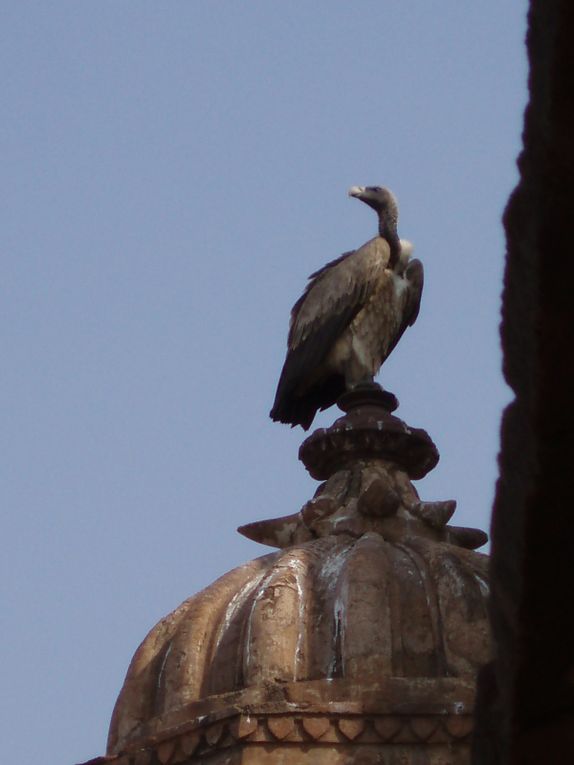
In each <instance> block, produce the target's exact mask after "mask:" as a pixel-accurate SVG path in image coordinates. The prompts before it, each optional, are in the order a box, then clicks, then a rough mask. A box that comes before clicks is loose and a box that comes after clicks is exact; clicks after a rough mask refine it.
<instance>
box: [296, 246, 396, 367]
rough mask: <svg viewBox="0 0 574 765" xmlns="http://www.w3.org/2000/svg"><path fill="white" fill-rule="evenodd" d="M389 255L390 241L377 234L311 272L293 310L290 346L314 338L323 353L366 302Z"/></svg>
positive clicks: (300, 344)
mask: <svg viewBox="0 0 574 765" xmlns="http://www.w3.org/2000/svg"><path fill="white" fill-rule="evenodd" d="M389 256H390V251H389V246H388V244H387V242H386V241H385V240H384V239H381V238H380V237H376V238H375V239H371V240H370V241H369V242H367V243H366V244H364V245H363V246H362V247H360V248H359V249H358V250H353V251H351V252H346V253H345V254H344V255H341V257H339V258H337V259H336V260H333V261H331V262H330V263H327V265H325V266H323V268H321V269H319V270H318V271H315V273H313V274H311V276H310V277H309V279H310V281H309V284H308V285H307V288H306V289H305V292H304V293H303V295H302V296H301V297H300V298H299V300H298V301H297V302H296V303H295V305H294V306H293V309H292V310H291V322H290V326H289V337H288V342H287V345H288V348H289V350H295V349H296V348H298V347H300V346H302V345H303V344H306V343H308V342H312V344H313V345H316V346H317V347H318V348H322V349H324V353H322V356H323V357H324V356H325V355H326V353H327V352H328V351H329V349H330V347H331V346H332V344H333V343H334V342H335V340H336V339H337V338H338V337H339V335H340V334H341V332H342V331H343V329H344V328H345V327H347V326H348V325H349V324H350V323H351V322H352V320H353V319H354V317H355V316H356V315H357V313H358V312H359V311H360V310H361V308H362V307H363V306H364V305H365V303H366V301H367V300H368V298H369V297H370V295H371V293H372V291H373V289H374V288H375V286H376V284H377V282H378V280H379V279H380V278H381V276H382V274H383V272H384V270H385V268H386V266H387V264H388V261H389ZM315 361H316V362H317V361H319V359H315Z"/></svg>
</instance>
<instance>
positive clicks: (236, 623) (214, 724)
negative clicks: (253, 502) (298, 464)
mask: <svg viewBox="0 0 574 765" xmlns="http://www.w3.org/2000/svg"><path fill="white" fill-rule="evenodd" d="M365 395H367V398H368V396H369V395H371V394H369V393H368V392H367V393H365V392H361V394H360V396H359V395H355V394H353V395H352V396H349V397H348V400H347V401H346V404H345V406H346V407H347V409H348V411H347V413H346V415H345V417H343V418H340V419H339V420H338V421H337V423H335V426H334V431H333V429H330V430H331V431H332V432H331V434H330V435H329V438H330V437H331V435H333V433H334V435H335V436H336V439H339V442H338V447H337V448H342V449H343V451H344V459H343V460H342V461H341V464H340V465H339V467H337V469H333V470H331V468H334V466H336V462H337V460H336V458H335V456H334V454H331V456H330V457H329V459H328V461H327V462H328V464H329V465H330V468H329V470H327V471H326V473H325V477H326V481H325V482H324V483H323V484H322V485H321V486H320V487H319V488H318V490H317V493H316V494H315V497H314V498H313V499H312V500H310V501H309V502H307V503H306V504H305V505H304V506H303V508H302V509H301V511H300V512H299V513H295V514H293V515H291V516H285V517H283V518H279V519H276V520H265V521H259V522H256V523H253V524H249V525H248V526H246V527H243V528H242V531H243V533H245V534H246V535H247V536H250V537H251V538H253V539H257V540H258V541H262V542H265V543H268V544H273V545H275V546H277V547H279V550H278V551H277V552H275V553H273V554H271V555H266V556H264V557H262V558H258V559H257V560H254V561H251V562H249V563H247V564H245V565H243V566H239V567H238V568H237V569H235V570H233V571H230V572H229V573H227V574H225V575H224V576H222V577H221V578H220V579H218V580H217V581H216V582H214V583H213V584H212V585H210V586H209V587H207V588H206V589H205V590H203V591H202V592H200V593H198V594H197V595H195V596H194V597H193V598H190V599H189V600H187V601H186V602H185V603H183V604H182V606H180V607H179V608H178V609H176V611H174V612H173V614H171V615H170V616H168V617H167V618H166V619H163V620H162V621H161V622H160V623H159V624H158V625H157V626H156V627H155V628H154V629H152V631H151V632H150V634H149V635H148V636H147V638H146V639H145V640H144V642H143V643H142V645H141V646H140V647H139V649H138V651H137V652H136V655H135V656H134V659H133V661H132V663H131V665H130V668H129V669H128V674H127V677H126V681H125V683H124V687H123V689H122V692H121V693H120V696H119V698H118V701H117V704H116V707H115V710H114V714H113V718H112V723H111V726H110V734H109V741H108V754H109V756H110V757H111V758H112V762H114V758H116V757H120V756H121V757H127V758H128V759H129V765H134V763H136V765H138V763H139V760H141V765H144V763H145V764H146V765H185V763H190V765H191V764H192V763H203V762H205V763H208V762H209V763H253V765H261V763H273V765H280V764H281V763H285V765H290V763H295V762H296V763H313V765H317V763H319V765H320V764H321V763H330V765H331V764H332V763H341V764H342V763H349V764H350V763H353V765H354V764H355V763H361V762H362V763H371V762H372V763H379V764H380V763H381V762H384V763H385V765H408V764H409V763H413V765H414V763H416V764H417V765H421V763H427V764H428V765H439V764H440V765H455V763H460V764H461V765H462V763H465V765H466V763H468V756H469V737H470V732H471V729H472V717H471V715H472V710H473V703H474V677H475V674H476V671H477V669H478V668H479V667H480V666H482V665H483V664H484V663H485V662H486V661H487V660H488V658H489V656H490V648H489V645H490V644H489V630H488V623H487V612H486V594H487V590H486V583H485V582H486V568H487V559H486V557H485V556H483V555H480V553H476V552H472V551H470V550H469V549H466V548H469V547H473V546H475V545H474V543H475V542H476V541H477V540H478V541H480V540H483V537H482V536H481V532H477V531H476V530H472V529H459V528H457V527H452V526H448V525H447V521H448V520H449V519H450V516H451V515H452V512H453V511H454V504H455V503H454V502H453V501H452V500H448V501H444V502H429V503H424V502H421V500H420V498H419V496H418V493H417V491H416V489H415V488H414V486H413V484H412V483H411V477H412V476H413V475H414V474H417V471H418V472H421V471H422V466H425V465H426V467H428V466H429V465H430V464H431V463H432V462H433V460H434V461H436V459H438V453H437V452H436V448H435V447H434V444H432V441H430V438H429V437H428V436H427V435H426V434H424V435H421V434H422V433H423V431H420V432H415V431H413V430H412V429H410V428H408V427H407V426H406V425H405V424H404V423H401V421H400V420H398V419H397V418H394V417H391V415H390V414H389V413H388V412H387V411H385V410H381V409H380V407H378V408H377V406H375V404H374V403H373V402H372V401H368V400H367V401H365ZM383 399H384V401H385V402H387V399H388V397H385V396H384V395H383ZM389 418H390V419H389ZM380 422H382V423H383V424H382V426H381V427H379V423H380ZM381 433H382V434H383V435H382V436H381ZM417 433H418V434H417ZM321 438H322V436H321V437H320V438H319V441H318V443H320V442H321ZM381 438H382V440H381ZM367 447H368V448H367ZM371 447H372V448H371ZM319 448H320V449H322V448H323V447H319ZM332 448H334V447H333V443H331V444H330V445H329V444H327V445H326V447H325V450H324V451H325V452H328V451H329V449H332ZM313 449H315V446H313ZM313 449H312V451H313ZM401 455H402V457H401ZM326 464H327V463H323V467H325V465H326ZM425 469H426V468H425ZM327 473H328V474H327ZM471 543H472V544H471ZM114 765H116V763H115V762H114ZM117 765H124V763H117ZM125 765H128V763H125Z"/></svg>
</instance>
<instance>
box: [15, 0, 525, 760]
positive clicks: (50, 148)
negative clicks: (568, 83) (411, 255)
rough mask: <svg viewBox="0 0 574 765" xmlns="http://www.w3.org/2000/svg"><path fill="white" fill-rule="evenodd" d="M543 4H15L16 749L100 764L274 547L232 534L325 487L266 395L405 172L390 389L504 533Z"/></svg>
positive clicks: (460, 491)
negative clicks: (156, 635) (136, 690)
mask: <svg viewBox="0 0 574 765" xmlns="http://www.w3.org/2000/svg"><path fill="white" fill-rule="evenodd" d="M525 14H526V3H525V2H524V1H522V2H518V3H517V2H512V1H511V0H502V1H501V0H483V2H481V3H461V2H460V1H459V0H437V2H434V3H427V2H422V0H418V1H416V0H406V1H403V2H395V1H392V0H377V1H376V2H375V1H374V0H361V2H357V3H348V2H342V0H329V2H327V0H318V1H317V2H314V3H307V2H301V1H299V0H296V1H295V2H291V3H288V4H286V3H278V2H273V1H272V0H266V1H265V2H262V1H261V2H258V1H254V0H248V1H247V2H243V3H240V2H231V0H225V1H223V0H213V2H207V1H206V0H202V1H201V2H200V1H199V0H189V1H187V2H182V1H178V0H171V2H159V1H156V2H150V1H149V0H138V1H137V2H135V0H124V2H122V3H117V2H111V0H99V1H98V2H93V1H92V2H81V3H79V2H77V0H73V1H70V2H61V1H60V0H55V2H50V3H45V2H26V0H24V2H22V0H17V1H16V0H7V1H6V2H4V3H3V7H2V25H1V32H0V34H1V36H2V46H1V50H2V54H1V55H2V65H3V66H2V69H3V72H4V77H3V81H2V84H1V85H0V87H1V88H2V91H3V92H2V103H3V105H4V119H3V121H2V124H1V126H0V139H1V145H2V154H3V159H2V167H3V172H2V177H1V179H0V183H1V184H2V187H3V188H2V199H3V205H2V207H3V212H4V216H3V223H2V226H1V227H0V241H1V247H2V253H3V264H4V268H3V278H2V286H1V291H2V295H1V300H0V306H1V308H0V310H1V311H2V321H1V323H0V325H1V326H0V332H1V335H2V338H1V339H2V349H3V354H4V363H3V364H2V372H1V374H2V390H3V396H2V401H1V407H2V423H3V425H2V429H1V430H2V438H3V440H4V445H3V446H4V448H3V455H4V469H3V505H4V508H5V509H4V523H3V535H2V536H3V539H4V551H3V555H2V589H3V608H2V612H3V617H4V627H3V630H2V638H0V639H1V640H2V653H3V658H4V662H3V664H4V668H3V675H4V676H5V677H4V687H5V688H7V690H6V691H5V699H7V700H8V703H9V707H10V708H9V710H8V714H7V715H6V714H3V715H2V718H3V724H5V725H6V731H5V732H3V741H4V746H5V750H6V751H10V752H11V753H12V756H15V757H17V759H18V762H21V763H23V765H27V764H28V763H30V765H32V763H37V762H39V761H43V762H63V763H73V762H77V761H80V760H85V759H88V758H89V757H92V756H95V755H96V754H100V753H103V751H104V749H105V738H106V732H107V725H108V722H109V718H110V715H111V711H112V707H113V704H114V701H115V698H116V696H117V694H118V692H119V689H120V686H121V683H122V681H123V676H124V674H125V671H126V669H127V665H128V663H129V660H130V658H131V655H132V654H133V652H134V651H135V648H136V647H137V645H138V643H139V642H140V641H141V639H143V637H144V635H145V633H146V632H147V631H148V629H150V628H151V626H152V625H153V624H154V623H155V622H156V621H157V620H158V619H159V618H161V617H162V616H164V615H165V614H167V613H168V612H169V611H171V610H172V609H173V608H175V607H176V606H177V605H178V604H179V603H180V602H181V601H182V600H183V599H185V598H186V597H188V596H189V595H191V594H192V593H193V592H196V591H197V590H199V589H201V588H202V587H204V586H205V585H206V584H208V583H209V582H210V581H212V580H213V579H215V578H216V577H217V576H219V575H221V574H222V573H224V572H225V571H226V570H229V569H230V568H233V567H234V566H236V565H239V564H240V563H242V562H243V561H245V560H248V559H250V558H252V557H256V556H258V555H261V554H263V553H265V552H266V551H267V548H263V547H261V546H258V545H256V544H255V543H252V542H249V541H247V540H245V539H243V538H242V537H240V536H239V535H237V534H236V533H235V528H236V527H237V526H238V525H241V524H244V523H247V522H249V521H253V520H256V519H259V518H265V517H274V516H280V515H285V514H287V513H291V512H294V511H296V510H297V509H299V507H300V506H301V505H302V504H303V502H304V501H306V500H307V499H308V498H309V497H310V496H312V494H313V492H314V490H315V485H314V482H313V481H312V479H311V478H309V476H308V475H307V474H306V472H305V470H304V468H303V466H302V465H300V464H299V463H298V462H297V449H298V447H299V444H300V442H301V440H302V438H303V432H302V431H301V430H300V429H295V430H290V429H289V428H288V427H286V426H281V425H279V424H274V423H272V422H271V421H270V420H269V419H268V411H269V409H270V406H271V403H272V400H273V396H274V392H275V385H276V382H277V379H278V375H279V372H280V369H281V365H282V363H283V357H284V351H285V341H286V333H287V324H288V315H289V310H290V308H291V305H292V304H293V302H294V301H295V300H296V298H297V297H298V296H299V294H300V292H301V290H302V289H303V287H304V285H305V281H306V277H307V275H308V274H309V273H311V272H312V271H314V270H315V269H316V268H318V267H319V266H321V265H322V264H323V263H325V262H326V261H328V260H331V259H333V258H334V257H336V256H337V255H339V254H340V253H341V252H344V251H345V250H349V249H352V248H354V247H357V246H358V245H360V244H362V243H363V242H364V241H366V240H367V239H369V238H370V237H371V236H372V235H373V234H374V232H375V230H376V220H375V217H374V215H373V213H372V212H371V211H370V210H369V209H368V208H366V207H365V206H363V205H360V204H359V203H358V202H356V201H355V200H350V199H348V198H347V196H346V190H347V188H348V187H349V186H351V185H354V184H359V185H364V184H383V185H386V186H389V187H390V188H391V189H393V190H394V191H395V193H396V195H397V197H398V199H399V204H400V210H401V218H400V222H399V224H400V225H399V230H400V234H401V236H403V237H406V238H408V239H411V240H412V241H413V242H414V245H415V252H416V255H417V256H418V257H419V258H421V259H422V260H423V262H424V265H425V274H426V284H425V293H424V295H423V304H422V308H421V314H420V316H419V319H418V322H417V324H416V325H415V326H414V327H413V328H412V329H410V330H409V331H408V333H407V334H406V335H405V336H404V338H403V340H402V341H401V344H400V345H399V346H398V348H397V350H396V351H395V352H394V353H393V356H392V357H391V359H390V360H389V361H388V363H387V364H386V365H385V368H384V371H383V376H382V378H381V379H382V381H383V383H384V384H385V387H387V388H389V389H391V390H393V391H394V392H395V393H396V394H397V395H398V397H399V399H400V402H401V406H400V409H399V412H398V414H399V415H400V416H401V417H402V418H403V419H405V420H407V422H409V423H410V424H411V425H413V426H416V427H423V428H425V429H427V430H428V431H429V433H430V434H431V435H432V437H433V438H434V440H435V442H436V444H437V446H438V448H439V450H440V452H441V461H440V463H439V466H438V467H437V468H436V470H435V471H434V472H433V473H432V474H431V475H430V476H428V477H427V478H425V479H424V480H423V481H420V482H417V488H418V490H419V492H420V493H421V495H422V496H423V498H424V499H446V498H456V499H457V500H458V502H459V509H458V511H457V515H456V516H455V519H456V522H458V523H459V524H460V525H474V526H480V527H482V528H487V527H488V523H489V520H488V518H489V511H490V506H491V502H492V497H493V492H494V484H495V480H496V454H497V450H498V429H499V419H500V414H501V410H502V408H503V406H504V404H505V403H506V402H507V401H508V400H509V392H508V389H507V388H506V386H505V385H504V383H503V381H502V377H501V374H500V366H501V359H500V351H499V340H498V323H499V307H500V291H501V285H502V272H503V258H504V237H503V232H502V227H501V223H500V217H501V214H502V211H503V208H504V205H505V203H506V200H507V198H508V195H509V193H510V191H511V190H512V188H513V186H514V185H515V183H516V181H517V171H516V165H515V160H516V156H517V154H518V152H519V150H520V133H521V128H522V113H523V109H524V106H525V103H526V58H525V50H524V35H525ZM336 415H337V410H330V411H328V412H326V413H324V414H323V415H321V416H320V417H319V418H318V419H317V421H316V425H317V426H318V425H327V424H329V423H331V422H332V421H333V420H334V418H335V417H336Z"/></svg>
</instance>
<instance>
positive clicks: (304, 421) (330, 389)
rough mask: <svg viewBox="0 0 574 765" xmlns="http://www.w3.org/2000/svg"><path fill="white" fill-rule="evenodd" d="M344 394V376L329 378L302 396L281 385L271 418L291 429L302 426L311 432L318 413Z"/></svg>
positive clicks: (270, 414)
mask: <svg viewBox="0 0 574 765" xmlns="http://www.w3.org/2000/svg"><path fill="white" fill-rule="evenodd" d="M344 392H345V380H344V378H343V376H342V375H332V376H331V377H328V378H327V379H326V380H323V381H322V382H321V384H320V385H317V386H316V387H314V388H311V389H310V390H309V391H306V393H304V394H303V395H302V396H301V395H299V396H298V395H297V394H296V393H295V391H294V390H293V389H291V390H289V389H288V388H287V387H286V386H282V385H281V383H280V384H279V387H278V388H277V395H276V396H275V402H274V404H273V408H272V409H271V412H270V413H269V416H270V417H271V419H272V420H274V421H275V422H284V423H285V424H287V425H291V427H295V425H301V427H302V428H303V430H309V428H310V427H311V423H312V422H313V420H314V419H315V415H316V414H317V411H318V410H319V409H327V408H328V407H330V406H332V405H333V404H334V403H335V402H336V401H337V399H338V398H339V396H341V395H342V394H343V393H344Z"/></svg>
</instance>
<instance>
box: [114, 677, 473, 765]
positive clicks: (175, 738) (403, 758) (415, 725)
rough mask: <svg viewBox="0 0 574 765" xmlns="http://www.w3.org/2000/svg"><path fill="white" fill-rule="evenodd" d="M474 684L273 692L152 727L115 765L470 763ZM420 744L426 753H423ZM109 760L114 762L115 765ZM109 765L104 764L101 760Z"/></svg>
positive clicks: (200, 705) (340, 683) (328, 686)
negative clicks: (202, 764) (198, 764)
mask: <svg viewBox="0 0 574 765" xmlns="http://www.w3.org/2000/svg"><path fill="white" fill-rule="evenodd" d="M473 703H474V684H473V683H472V682H470V681H468V680H461V679H458V678H387V679H385V680H384V682H381V683H373V684H372V685H370V686H365V685H361V686H360V687H359V686H356V685H353V684H352V683H349V682H348V681H345V680H339V679H335V680H317V681H308V682H295V683H265V684H263V685H261V686H256V687H251V688H246V689H245V690H243V691H239V692H236V693H228V694H222V695H219V696H213V697H208V698H206V699H204V700H202V701H198V702H193V703H191V704H188V705H186V706H185V707H184V708H182V709H180V710H177V711H174V712H171V713H170V714H169V715H164V716H162V717H160V718H155V719H152V720H149V721H148V722H147V723H146V724H145V726H143V727H142V729H141V730H140V731H139V735H137V736H136V737H133V738H131V740H130V742H129V745H128V746H126V748H125V749H124V750H123V751H121V752H117V753H116V752H109V753H108V758H106V760H105V761H106V762H111V763H113V765H158V764H159V763H161V765H178V764H180V765H185V763H190V765H191V764H192V763H200V762H201V763H204V762H205V763H213V764H214V765H215V764H217V765H220V764H223V763H226V765H231V764H232V763H254V764H259V763H261V765H267V764H269V765H271V764H273V765H292V764H293V765H295V763H297V764H298V765H300V764H303V765H305V764H306V763H309V765H311V763H313V764H314V765H322V763H325V765H326V764H327V763H329V765H331V764H332V763H336V764H337V765H343V763H364V765H367V764H369V763H373V764H374V763H379V764H380V763H385V765H394V764H395V763H396V764H397V765H398V763H401V765H403V764H404V765H407V764H408V763H410V762H413V763H414V762H416V763H421V762H423V761H422V760H421V756H423V752H424V758H425V759H424V763H428V765H435V764H436V765H439V763H440V765H459V763H460V765H462V763H468V762H469V747H470V743H469V740H470V735H471V732H472V726H473V718H472V707H473ZM421 745H424V748H423V749H421ZM109 758H111V759H109ZM101 762H104V760H101Z"/></svg>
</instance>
